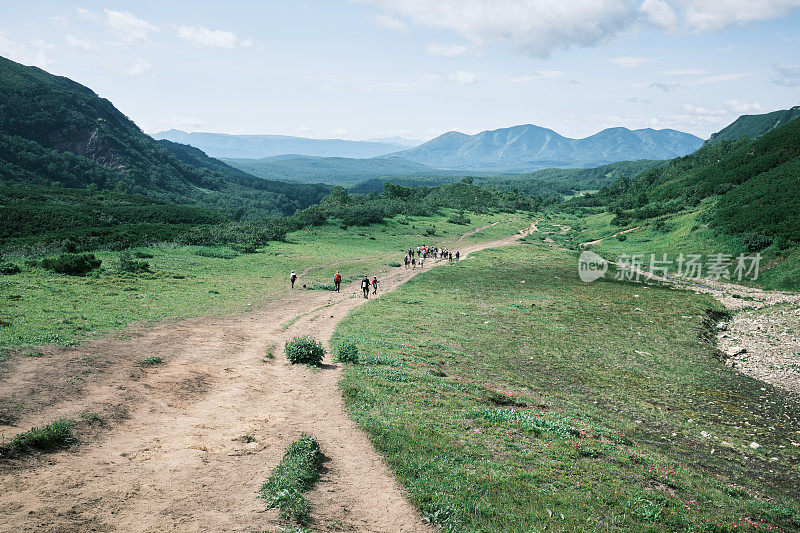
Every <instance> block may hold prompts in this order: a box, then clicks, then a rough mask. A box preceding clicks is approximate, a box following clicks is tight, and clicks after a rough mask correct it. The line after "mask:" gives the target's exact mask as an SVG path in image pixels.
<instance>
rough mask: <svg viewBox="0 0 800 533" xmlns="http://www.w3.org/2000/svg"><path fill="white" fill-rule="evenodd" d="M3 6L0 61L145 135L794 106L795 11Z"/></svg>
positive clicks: (429, 1)
mask: <svg viewBox="0 0 800 533" xmlns="http://www.w3.org/2000/svg"><path fill="white" fill-rule="evenodd" d="M4 4H5V5H3V7H0V55H2V56H5V57H9V58H11V59H14V60H16V61H19V62H22V63H25V64H33V65H37V66H40V67H43V68H45V69H47V70H48V71H50V72H53V73H55V74H60V75H64V76H68V77H70V78H72V79H74V80H76V81H78V82H80V83H83V84H85V85H87V86H89V87H91V88H92V89H94V90H95V91H96V92H97V93H98V94H100V95H101V96H103V97H105V98H108V99H110V100H111V101H112V102H113V103H114V104H115V105H116V106H117V107H118V108H119V109H121V110H122V111H123V112H124V113H126V114H127V115H128V116H130V117H131V118H132V119H133V120H134V121H135V122H136V123H137V124H139V125H140V126H141V127H142V128H143V129H144V130H145V131H146V132H150V133H153V132H156V131H160V130H164V129H169V128H177V129H183V130H186V131H214V132H225V133H274V134H286V135H299V136H308V137H339V138H348V139H366V138H375V137H388V136H394V135H401V136H404V137H408V138H417V139H429V138H432V137H434V136H436V135H438V134H441V133H444V132H446V131H449V130H459V131H463V132H465V133H476V132H478V131H481V130H486V129H495V128H500V127H505V126H510V125H514V124H525V123H533V124H537V125H540V126H545V127H549V128H552V129H554V130H556V131H557V132H559V133H561V134H563V135H567V136H570V137H583V136H587V135H591V134H593V133H596V132H597V131H599V130H601V129H603V128H607V127H615V126H625V127H629V128H644V127H653V128H674V129H678V130H682V131H687V132H690V133H694V134H696V135H699V136H701V137H704V138H705V137H707V136H708V135H709V134H710V133H712V132H714V131H717V130H719V129H720V128H721V127H723V126H725V125H726V124H728V123H730V122H731V121H732V120H734V119H735V118H736V117H737V116H739V115H740V114H743V113H760V112H766V111H771V110H775V109H785V108H788V107H791V106H793V105H798V104H800V0H727V1H719V2H717V4H719V5H715V3H714V2H710V1H707V0H610V1H598V0H558V1H550V0H537V1H534V0H362V1H335V0H328V1H319V2H294V1H287V2H238V1H235V0H231V1H227V2H202V1H194V2H187V1H170V2H164V1H160V2H151V1H138V2H109V1H106V2H95V1H81V2H79V3H76V4H73V3H70V2H43V1H37V0H31V1H26V2H13V3H10V2H5V3H4ZM9 4H11V5H9Z"/></svg>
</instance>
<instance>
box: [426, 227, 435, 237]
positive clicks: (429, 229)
mask: <svg viewBox="0 0 800 533" xmlns="http://www.w3.org/2000/svg"><path fill="white" fill-rule="evenodd" d="M424 233H425V235H427V236H428V237H433V236H434V235H436V226H428V227H427V228H425V231H424Z"/></svg>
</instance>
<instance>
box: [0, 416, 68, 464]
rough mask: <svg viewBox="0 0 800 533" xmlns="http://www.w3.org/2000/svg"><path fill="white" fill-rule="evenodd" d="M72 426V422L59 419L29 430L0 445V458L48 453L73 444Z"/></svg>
mask: <svg viewBox="0 0 800 533" xmlns="http://www.w3.org/2000/svg"><path fill="white" fill-rule="evenodd" d="M72 424H74V422H73V421H72V420H67V419H65V418H60V419H58V420H56V421H55V422H51V423H50V424H48V425H46V426H42V427H40V428H32V429H29V430H28V431H26V432H24V433H20V434H19V435H17V436H16V437H14V438H13V439H11V442H8V443H4V444H2V445H0V456H2V455H6V454H10V453H23V452H27V451H29V450H38V451H50V450H55V449H57V448H61V447H63V446H68V445H70V444H72V443H73V442H75V438H74V437H73V436H72V430H71V426H72Z"/></svg>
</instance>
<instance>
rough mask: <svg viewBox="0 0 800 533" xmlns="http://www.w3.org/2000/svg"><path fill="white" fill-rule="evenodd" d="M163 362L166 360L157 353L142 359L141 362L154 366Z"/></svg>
mask: <svg viewBox="0 0 800 533" xmlns="http://www.w3.org/2000/svg"><path fill="white" fill-rule="evenodd" d="M163 362H164V361H163V360H162V359H161V358H160V357H158V356H157V355H154V356H152V357H148V358H146V359H142V361H141V364H143V365H147V366H152V365H160V364H161V363H163Z"/></svg>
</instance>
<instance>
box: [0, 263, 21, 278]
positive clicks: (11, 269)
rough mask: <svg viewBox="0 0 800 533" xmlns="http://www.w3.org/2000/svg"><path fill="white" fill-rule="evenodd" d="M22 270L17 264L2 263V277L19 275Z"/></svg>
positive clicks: (0, 271) (0, 269)
mask: <svg viewBox="0 0 800 533" xmlns="http://www.w3.org/2000/svg"><path fill="white" fill-rule="evenodd" d="M20 272H22V269H21V268H20V267H19V265H17V264H16V263H10V262H5V263H0V275H3V276H11V275H12V274H19V273H20Z"/></svg>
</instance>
